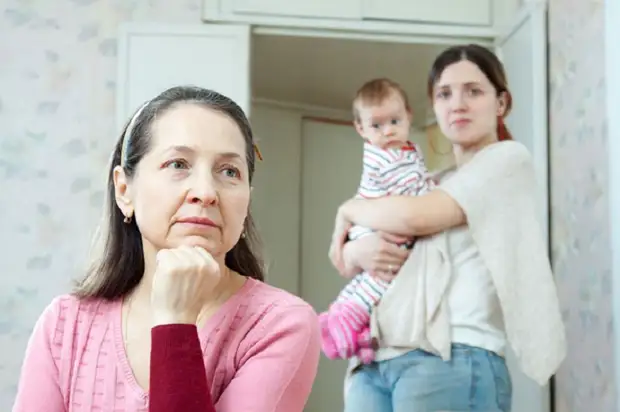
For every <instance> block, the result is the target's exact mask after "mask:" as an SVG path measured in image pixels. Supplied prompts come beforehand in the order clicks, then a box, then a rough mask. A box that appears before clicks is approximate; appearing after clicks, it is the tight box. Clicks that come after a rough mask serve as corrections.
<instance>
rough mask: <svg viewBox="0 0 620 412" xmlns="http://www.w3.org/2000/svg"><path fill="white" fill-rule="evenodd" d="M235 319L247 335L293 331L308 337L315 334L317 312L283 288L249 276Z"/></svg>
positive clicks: (303, 337)
mask: <svg viewBox="0 0 620 412" xmlns="http://www.w3.org/2000/svg"><path fill="white" fill-rule="evenodd" d="M240 302H241V305H240V306H241V308H240V310H239V311H238V312H237V316H236V320H237V322H239V323H240V324H243V325H244V326H245V327H242V328H243V329H246V332H247V334H248V335H253V336H255V337H259V338H261V337H265V338H266V337H267V335H283V334H287V333H288V334H292V335H294V336H299V337H300V339H307V338H308V337H309V336H310V335H313V334H315V333H318V332H317V331H318V315H317V313H316V311H315V310H314V309H313V308H312V306H311V305H310V304H308V303H307V302H305V301H304V300H303V299H301V298H300V297H298V296H295V295H294V294H292V293H290V292H287V291H285V290H283V289H280V288H277V287H275V286H272V285H268V284H266V283H264V282H260V281H258V280H255V279H248V280H247V283H246V285H245V286H244V288H243V290H242V296H240Z"/></svg>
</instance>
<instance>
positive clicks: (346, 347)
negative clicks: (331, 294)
mask: <svg viewBox="0 0 620 412" xmlns="http://www.w3.org/2000/svg"><path fill="white" fill-rule="evenodd" d="M324 315H325V320H326V322H325V321H323V322H325V323H326V326H327V327H326V328H325V329H326V330H327V331H328V332H329V337H328V338H325V337H324V338H323V341H324V342H325V343H324V346H325V347H330V349H328V350H329V351H330V352H332V351H333V349H335V352H336V353H337V354H338V357H340V358H343V359H348V358H350V357H352V356H353V355H355V353H356V352H357V351H358V348H359V344H358V335H359V332H360V331H362V330H363V329H364V328H365V327H367V325H368V323H369V322H370V315H369V314H368V312H366V310H365V308H364V307H363V306H362V305H360V304H358V303H356V302H353V301H341V302H336V303H334V304H332V305H331V307H330V308H329V311H328V312H327V313H325V314H324ZM325 323H324V324H325ZM326 355H327V353H326Z"/></svg>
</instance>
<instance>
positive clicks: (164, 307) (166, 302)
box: [151, 246, 221, 325]
mask: <svg viewBox="0 0 620 412" xmlns="http://www.w3.org/2000/svg"><path fill="white" fill-rule="evenodd" d="M220 279H221V271H220V267H219V265H218V263H217V262H216V261H215V259H214V258H213V256H211V254H209V252H207V251H206V250H204V249H202V248H199V247H189V246H181V247H178V248H175V249H162V250H160V251H159V252H158V253H157V267H156V269H155V275H154V276H153V286H152V290H151V306H152V310H153V317H154V322H155V324H156V325H161V324H171V323H187V324H195V323H196V321H197V318H198V315H199V314H200V311H201V310H202V308H203V306H204V304H205V302H206V301H207V299H208V298H209V296H210V294H211V293H212V292H213V290H214V289H215V287H216V286H217V285H218V283H219V282H220Z"/></svg>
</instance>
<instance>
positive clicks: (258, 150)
mask: <svg viewBox="0 0 620 412" xmlns="http://www.w3.org/2000/svg"><path fill="white" fill-rule="evenodd" d="M253 146H254V152H255V153H256V156H257V157H258V160H260V161H261V162H262V161H263V155H262V154H261V152H260V149H259V148H258V145H257V144H256V143H254V144H253Z"/></svg>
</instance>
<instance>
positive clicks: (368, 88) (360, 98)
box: [353, 78, 411, 122]
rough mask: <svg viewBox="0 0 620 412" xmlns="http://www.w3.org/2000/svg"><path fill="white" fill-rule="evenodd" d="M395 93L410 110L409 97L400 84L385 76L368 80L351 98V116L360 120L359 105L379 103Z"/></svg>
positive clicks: (357, 120)
mask: <svg viewBox="0 0 620 412" xmlns="http://www.w3.org/2000/svg"><path fill="white" fill-rule="evenodd" d="M393 93H396V94H397V95H398V96H400V98H401V99H403V103H405V108H406V109H407V111H409V112H410V111H411V106H410V105H409V98H408V97H407V93H405V91H404V90H403V88H402V87H401V86H400V84H398V83H396V82H395V81H393V80H390V79H387V78H379V79H373V80H370V81H368V82H366V83H364V84H363V85H362V87H360V88H359V90H358V91H357V93H356V94H355V98H354V99H353V118H354V119H355V121H356V122H359V121H360V115H359V109H360V107H361V106H373V105H378V104H381V103H383V102H384V101H385V99H387V98H388V97H390V96H392V95H393Z"/></svg>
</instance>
